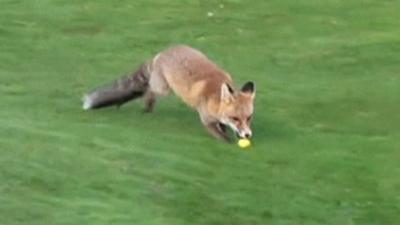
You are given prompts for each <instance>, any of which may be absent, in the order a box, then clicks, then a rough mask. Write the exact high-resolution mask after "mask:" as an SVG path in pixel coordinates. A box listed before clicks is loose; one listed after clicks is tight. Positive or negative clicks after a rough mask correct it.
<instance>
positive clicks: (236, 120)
mask: <svg viewBox="0 0 400 225" xmlns="http://www.w3.org/2000/svg"><path fill="white" fill-rule="evenodd" d="M231 119H232V120H233V121H235V122H239V121H240V119H239V118H238V117H236V116H234V117H231Z"/></svg>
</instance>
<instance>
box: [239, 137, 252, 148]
mask: <svg viewBox="0 0 400 225" xmlns="http://www.w3.org/2000/svg"><path fill="white" fill-rule="evenodd" d="M238 145H239V147H241V148H247V147H250V145H251V142H250V140H249V139H246V138H241V139H239V141H238Z"/></svg>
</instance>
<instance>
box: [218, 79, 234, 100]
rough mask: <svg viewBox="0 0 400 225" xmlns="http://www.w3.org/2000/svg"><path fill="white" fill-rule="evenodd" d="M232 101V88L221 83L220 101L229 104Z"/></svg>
mask: <svg viewBox="0 0 400 225" xmlns="http://www.w3.org/2000/svg"><path fill="white" fill-rule="evenodd" d="M232 100H233V88H232V87H231V86H230V85H229V84H227V83H223V84H222V85H221V101H223V102H231V101H232Z"/></svg>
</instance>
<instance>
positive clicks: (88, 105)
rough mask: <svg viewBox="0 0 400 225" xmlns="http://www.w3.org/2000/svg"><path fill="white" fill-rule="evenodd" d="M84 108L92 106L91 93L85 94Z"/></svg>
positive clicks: (87, 108)
mask: <svg viewBox="0 0 400 225" xmlns="http://www.w3.org/2000/svg"><path fill="white" fill-rule="evenodd" d="M82 108H83V109H84V110H89V109H91V108H92V98H90V96H89V95H85V96H83V106H82Z"/></svg>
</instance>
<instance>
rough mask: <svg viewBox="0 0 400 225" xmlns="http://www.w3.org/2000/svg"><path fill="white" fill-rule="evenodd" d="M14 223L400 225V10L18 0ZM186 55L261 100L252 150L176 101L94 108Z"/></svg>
mask: <svg viewBox="0 0 400 225" xmlns="http://www.w3.org/2000/svg"><path fill="white" fill-rule="evenodd" d="M0 6H1V7H0V102H1V109H0V225H84V224H85V225H86V224H87V225H92V224H93V225H126V224H138V225H142V224H143V225H197V224H201V225H203V224H204V225H220V224H221V225H248V224H252V225H256V224H257V225H258V224H259V225H264V224H265V225H267V224H271V225H317V224H320V225H353V224H359V225H397V224H400V164H399V162H400V152H399V150H400V149H399V147H400V129H399V128H400V29H399V28H400V13H399V9H400V2H399V1H396V0H381V1H373V0H365V1H364V0H363V1H360V0H346V1H344V0H343V1H342V0H328V1H319V0H301V1H291V0H269V1H263V0H255V1H240V0H221V1H200V0H194V1H188V0H186V1H185V0H182V1H178V0H174V1H173V0H154V1H145V0H132V1H129V0H118V1H106V0H98V1H86V0H25V1H21V0H0ZM174 44H186V45H190V46H193V47H195V48H198V49H200V50H201V51H203V52H204V53H205V54H207V55H208V56H209V57H210V58H211V59H212V60H214V61H215V62H216V63H217V64H219V65H220V66H221V67H223V68H224V69H226V71H228V72H229V73H231V74H232V76H233V78H234V80H235V82H236V84H237V86H238V87H239V86H240V85H242V84H243V83H244V82H246V81H247V80H253V81H254V82H255V83H256V86H257V94H256V102H255V117H254V121H253V133H254V137H253V140H252V147H251V148H250V149H248V150H243V149H240V148H239V147H238V146H237V145H235V144H226V143H222V142H219V141H217V140H215V139H213V138H212V137H211V136H209V135H208V134H207V133H206V131H205V130H204V128H203V127H202V125H201V123H200V120H199V118H198V115H197V113H196V112H195V111H193V110H192V109H190V108H188V107H186V106H185V105H184V103H183V102H181V101H180V100H179V99H178V98H176V97H175V96H173V95H171V96H168V97H166V98H164V99H160V101H159V102H158V103H157V105H156V107H155V110H154V112H153V113H152V114H144V113H143V112H142V109H143V103H142V102H141V101H136V102H132V103H129V104H127V105H124V106H123V107H122V108H121V109H119V110H118V109H116V108H106V109H101V110H96V111H83V110H82V104H81V97H82V95H83V94H84V93H85V92H86V91H88V90H91V89H93V88H95V87H97V86H99V85H103V84H106V83H107V82H110V81H112V80H113V79H115V78H117V77H119V76H121V75H124V74H126V73H129V72H132V71H133V70H135V69H136V67H137V66H138V65H140V64H141V63H142V62H143V61H144V60H146V59H149V58H151V57H152V56H154V54H156V53H157V52H158V51H161V50H163V49H165V48H167V47H169V46H171V45H174Z"/></svg>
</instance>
